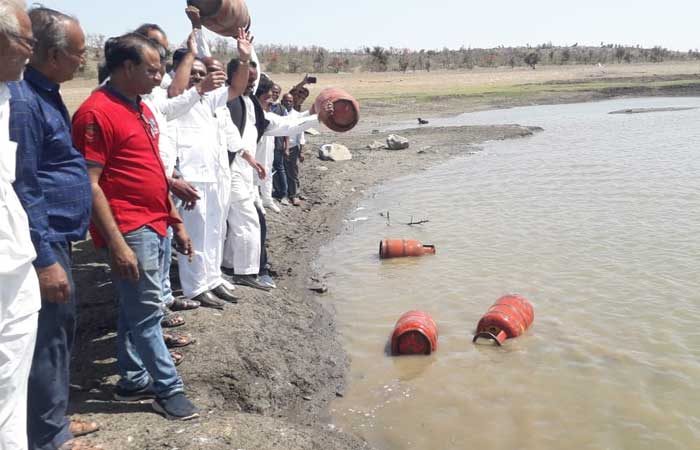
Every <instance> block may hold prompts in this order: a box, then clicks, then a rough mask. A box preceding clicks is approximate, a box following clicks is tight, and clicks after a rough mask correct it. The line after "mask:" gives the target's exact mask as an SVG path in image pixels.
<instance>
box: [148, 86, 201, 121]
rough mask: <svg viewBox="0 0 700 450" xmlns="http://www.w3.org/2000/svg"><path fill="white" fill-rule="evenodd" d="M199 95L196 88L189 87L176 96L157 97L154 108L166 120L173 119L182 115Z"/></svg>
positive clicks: (194, 103)
mask: <svg viewBox="0 0 700 450" xmlns="http://www.w3.org/2000/svg"><path fill="white" fill-rule="evenodd" d="M200 98H201V97H200V96H199V93H198V92H197V89H196V88H190V89H188V90H186V91H185V92H183V93H182V94H180V95H178V96H177V97H171V98H167V96H166V97H159V98H158V99H156V103H157V104H156V108H158V110H159V111H160V112H161V113H162V114H163V115H164V116H165V118H166V120H168V121H171V120H175V119H177V118H179V117H181V116H184V115H185V114H187V113H188V112H189V110H190V109H192V107H193V106H194V105H196V104H197V102H198V101H199V99H200Z"/></svg>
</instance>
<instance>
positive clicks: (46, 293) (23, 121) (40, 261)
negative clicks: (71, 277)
mask: <svg viewBox="0 0 700 450" xmlns="http://www.w3.org/2000/svg"><path fill="white" fill-rule="evenodd" d="M10 111H11V112H10V139H11V140H13V141H15V142H17V173H16V177H15V178H16V180H15V183H14V189H15V192H16V193H17V197H18V198H19V201H20V203H21V204H22V207H24V209H25V211H26V213H27V218H28V219H29V232H30V235H31V238H32V243H33V244H34V250H35V251H36V254H37V258H36V259H35V260H34V267H35V268H36V271H37V275H38V277H39V286H40V289H41V297H42V298H43V299H45V300H46V301H48V302H51V303H66V302H67V301H68V299H69V297H70V284H69V282H68V277H67V275H66V272H65V270H64V269H63V267H62V266H61V265H60V264H59V263H58V260H57V259H56V255H54V252H53V250H52V249H51V244H50V242H49V240H48V235H49V216H48V212H47V211H48V205H47V203H46V198H45V197H44V191H43V188H42V186H41V183H40V181H39V173H38V172H39V163H40V160H41V152H42V148H43V145H44V142H43V141H44V139H43V132H44V126H43V120H42V119H41V117H40V116H39V112H38V111H36V110H35V109H32V108H31V106H30V104H29V102H28V101H26V100H18V101H13V102H12V106H11V108H10Z"/></svg>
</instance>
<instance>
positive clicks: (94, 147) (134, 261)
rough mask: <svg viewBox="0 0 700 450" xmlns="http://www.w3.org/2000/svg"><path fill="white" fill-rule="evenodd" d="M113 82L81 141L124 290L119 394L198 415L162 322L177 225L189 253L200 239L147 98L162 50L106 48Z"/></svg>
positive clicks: (98, 222) (118, 42) (148, 45)
mask: <svg viewBox="0 0 700 450" xmlns="http://www.w3.org/2000/svg"><path fill="white" fill-rule="evenodd" d="M106 50H107V51H106V53H105V59H106V65H107V70H108V72H109V74H110V77H111V79H110V81H109V83H107V85H106V86H104V87H103V88H100V89H98V90H96V91H95V92H93V94H92V95H91V96H90V97H89V98H88V99H87V100H86V101H85V102H84V103H83V104H82V105H81V107H80V108H79V109H78V111H77V112H76V113H75V115H74V117H73V140H74V142H75V145H76V147H77V148H78V149H79V150H80V151H81V152H82V153H83V155H84V156H85V159H86V160H87V163H88V174H89V176H90V181H91V185H92V193H93V214H92V222H93V226H92V227H91V229H90V233H91V235H92V237H93V241H94V243H95V246H96V247H98V248H101V249H106V251H107V255H108V257H109V260H110V264H111V266H112V278H113V281H114V285H115V287H116V289H117V292H118V296H119V302H120V305H119V324H118V337H117V363H118V368H119V375H120V380H119V382H118V385H117V388H116V390H115V397H116V398H117V399H119V400H137V399H145V398H154V397H155V401H154V402H153V408H154V409H155V410H156V411H157V412H159V413H161V414H163V415H164V416H166V417H167V418H169V419H179V420H187V419H191V418H194V417H197V416H198V411H197V408H195V406H194V405H193V404H192V402H191V401H190V400H189V399H188V398H187V396H186V395H185V393H184V386H183V383H182V380H181V379H180V377H179V376H178V374H177V370H176V369H175V365H174V363H173V361H172V359H171V358H170V354H169V353H168V349H167V347H166V346H165V343H164V342H163V334H162V330H161V327H160V321H161V318H162V316H163V311H162V309H161V299H160V297H161V289H162V286H161V272H160V265H161V264H162V261H163V255H164V251H165V249H164V242H165V236H166V232H167V227H168V225H171V226H172V227H173V231H174V239H175V242H176V245H177V248H178V250H179V251H180V252H182V253H185V254H190V253H191V251H192V248H191V247H192V246H191V242H190V239H189V236H188V235H187V231H186V230H185V227H184V226H183V225H182V221H181V220H180V217H179V215H178V213H177V210H176V209H175V207H174V205H173V202H172V198H171V197H170V195H169V193H168V181H167V178H166V177H165V169H164V167H163V163H162V161H161V159H160V155H159V153H158V137H159V129H158V124H157V122H156V119H155V118H154V116H153V113H152V112H151V111H150V110H149V109H148V107H147V106H145V104H144V103H143V102H142V100H141V96H142V95H145V94H148V93H150V92H151V91H152V90H153V88H154V87H156V86H159V85H160V83H161V62H160V54H159V51H158V50H159V48H158V46H157V44H155V43H154V42H153V41H152V40H150V39H148V38H147V37H144V36H142V35H140V34H136V33H130V34H126V35H124V36H120V37H118V38H115V39H112V40H110V43H109V45H107V46H106Z"/></svg>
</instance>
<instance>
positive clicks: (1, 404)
mask: <svg viewBox="0 0 700 450" xmlns="http://www.w3.org/2000/svg"><path fill="white" fill-rule="evenodd" d="M39 298H40V293H39V282H38V280H37V277H36V272H35V270H34V267H33V266H32V265H31V264H27V265H25V266H23V267H21V268H19V269H17V270H16V271H14V272H13V273H11V274H0V449H2V450H26V449H27V383H28V380H29V370H30V369H31V367H32V358H33V356H34V344H35V343H36V332H37V321H38V320H39V313H38V312H34V313H31V314H29V315H23V316H22V317H14V315H13V314H12V306H13V305H17V304H19V303H20V302H28V303H36V302H37V301H38V300H37V299H39Z"/></svg>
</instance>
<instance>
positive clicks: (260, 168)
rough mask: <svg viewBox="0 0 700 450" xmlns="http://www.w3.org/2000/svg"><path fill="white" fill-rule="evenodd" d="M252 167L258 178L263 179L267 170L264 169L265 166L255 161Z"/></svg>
mask: <svg viewBox="0 0 700 450" xmlns="http://www.w3.org/2000/svg"><path fill="white" fill-rule="evenodd" d="M253 169H255V171H256V172H257V174H258V178H260V179H261V180H264V179H265V177H267V171H266V170H265V167H264V166H263V165H262V164H260V163H259V162H257V161H255V164H254V165H253Z"/></svg>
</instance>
